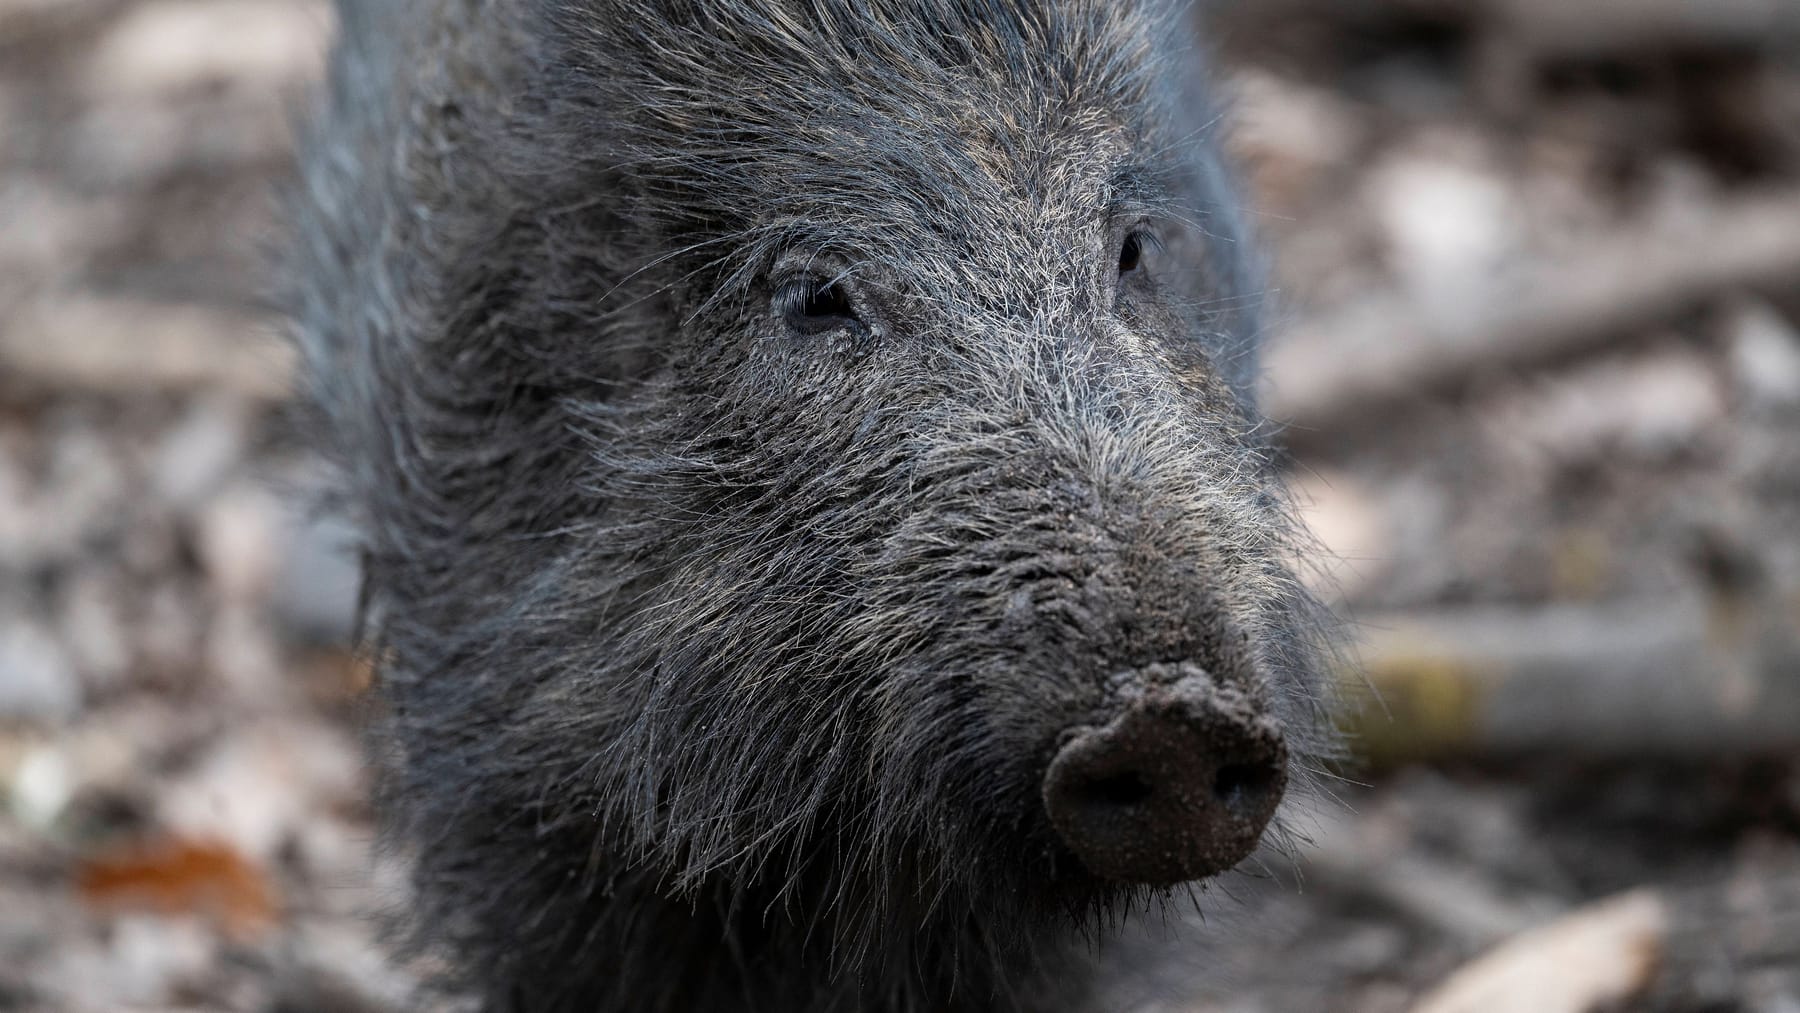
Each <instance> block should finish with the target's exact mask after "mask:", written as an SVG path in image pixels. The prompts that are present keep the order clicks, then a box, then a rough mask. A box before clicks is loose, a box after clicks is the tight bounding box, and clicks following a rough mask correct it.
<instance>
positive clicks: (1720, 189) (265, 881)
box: [0, 0, 1800, 1013]
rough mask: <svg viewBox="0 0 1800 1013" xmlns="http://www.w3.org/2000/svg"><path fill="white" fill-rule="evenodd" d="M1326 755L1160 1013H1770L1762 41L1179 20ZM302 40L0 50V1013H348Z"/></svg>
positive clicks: (1710, 17)
mask: <svg viewBox="0 0 1800 1013" xmlns="http://www.w3.org/2000/svg"><path fill="white" fill-rule="evenodd" d="M1201 16H1202V17H1203V18H1204V19H1206V20H1207V21H1208V22H1209V24H1208V25H1207V30H1208V31H1210V32H1211V33H1212V34H1213V37H1214V38H1215V39H1216V40H1218V45H1219V48H1221V49H1222V50H1223V53H1224V64H1225V65H1224V67H1223V68H1222V71H1223V74H1224V77H1225V82H1226V85H1227V87H1228V88H1229V89H1230V91H1231V93H1232V95H1233V97H1234V101H1235V108H1234V114H1233V119H1234V121H1235V124H1236V128H1235V139H1234V142H1233V143H1234V146H1235V148H1236V149H1237V153H1238V155H1239V157H1240V158H1241V160H1242V161H1243V163H1244V164H1245V166H1246V169H1247V175H1248V178H1249V183H1250V186H1249V188H1248V190H1249V193H1248V196H1247V200H1248V201H1249V202H1250V203H1251V204H1252V206H1253V207H1254V209H1255V215H1256V217H1257V220H1258V221H1260V223H1261V230H1262V232H1263V234H1264V236H1265V237H1266V240H1267V246H1268V249H1269V251H1270V254H1271V256H1272V259H1273V264H1274V274H1275V278H1276V288H1277V291H1276V292H1275V295H1274V298H1275V301H1276V305H1277V306H1278V311H1277V314H1276V321H1275V327H1274V333H1273V334H1272V335H1271V338H1270V352H1269V373H1270V375H1269V384H1268V395H1267V407H1268V409H1269V411H1270V412H1271V413H1272V414H1274V415H1276V416H1277V417H1279V418H1281V419H1283V420H1285V421H1286V422H1287V423H1288V424H1289V427H1290V428H1289V434H1288V442H1289V445H1290V447H1291V450H1292V458H1293V459H1292V462H1291V468H1292V473H1293V475H1292V477H1293V481H1294V483H1295V485H1296V487H1297V488H1298V489H1299V490H1300V492H1301V496H1302V499H1303V500H1304V502H1305V503H1306V504H1307V510H1308V513H1309V515H1310V517H1311V519H1312V521H1313V524H1314V526H1315V528H1316V531H1317V533H1318V535H1319V537H1320V539H1321V540H1322V541H1323V542H1324V544H1325V546H1326V548H1327V549H1328V550H1329V552H1330V562H1329V563H1328V564H1327V566H1326V567H1325V569H1326V571H1327V572H1326V573H1325V574H1322V575H1321V577H1320V586H1321V588H1323V589H1324V591H1325V593H1326V594H1327V595H1328V596H1329V597H1330V598H1331V599H1332V600H1333V601H1334V602H1336V603H1338V605H1339V607H1340V609H1341V610H1342V611H1343V613H1344V614H1346V615H1347V616H1349V617H1351V618H1352V619H1353V620H1355V621H1356V623H1357V632H1358V638H1359V647H1358V652H1359V653H1360V657H1361V662H1362V664H1361V668H1360V670H1358V671H1354V672H1347V674H1346V683H1347V686H1348V690H1347V692H1348V693H1349V695H1350V696H1351V697H1352V699H1353V703H1355V704H1356V709H1355V711H1354V713H1353V714H1352V716H1351V718H1350V719H1349V724H1350V726H1351V732H1352V736H1353V738H1352V748H1353V750H1354V751H1355V752H1356V754H1357V759H1356V761H1355V762H1354V763H1353V764H1352V765H1351V766H1350V767H1349V768H1348V769H1347V770H1346V776H1345V780H1344V781H1343V782H1341V783H1340V784H1339V785H1338V786H1337V789H1336V791H1337V795H1338V798H1337V799H1336V800H1335V801H1330V802H1327V803H1325V804H1323V805H1320V806H1318V807H1316V813H1315V815H1313V816H1311V817H1309V818H1308V821H1307V828H1308V829H1309V830H1310V833H1311V836H1312V838H1313V842H1314V843H1313V845H1312V847H1311V848H1310V849H1309V850H1308V853H1307V854H1306V855H1305V857H1304V860H1303V861H1302V862H1301V863H1300V864H1299V867H1298V869H1297V870H1294V869H1288V868H1276V869H1275V870H1274V871H1273V873H1272V878H1271V879H1269V880H1266V881H1250V882H1248V883H1247V884H1241V885H1239V886H1236V887H1233V888H1232V889H1233V892H1238V893H1242V894H1243V896H1244V898H1245V899H1246V902H1247V903H1248V905H1249V906H1248V908H1246V909H1245V910H1246V912H1247V913H1246V914H1245V915H1244V916H1242V917H1240V918H1238V919H1235V920H1231V919H1227V920H1226V921H1225V924H1227V925H1229V928H1226V929H1222V930H1220V931H1217V932H1215V933H1214V935H1216V936H1217V938H1216V939H1214V940H1212V941H1211V942H1210V943H1209V947H1210V948H1209V949H1208V950H1207V952H1206V956H1205V960H1206V963H1207V964H1208V965H1209V967H1210V968H1211V971H1210V972H1209V976H1210V978H1211V979H1212V980H1209V981H1208V982H1207V983H1206V984H1204V985H1195V986H1193V988H1192V989H1191V994H1185V995H1181V996H1178V997H1177V996H1172V997H1171V998H1170V1001H1169V1003H1168V1005H1167V1008H1168V1009H1171V1010H1175V1009H1181V1010H1193V1011H1200V1010H1209V1011H1210V1010H1218V1011H1226V1010H1229V1011H1259V1010H1268V1011H1290V1010H1291V1011H1313V1010H1346V1011H1371V1013H1373V1011H1401V1010H1420V1011H1425V1013H1448V1011H1462V1010H1467V1011H1511V1010H1518V1011H1521V1013H1525V1011H1530V1013H1538V1011H1557V1010H1568V1011H1578V1010H1590V1009H1592V1010H1622V1009H1655V1010H1680V1011H1737V1010H1742V1011H1746V1013H1794V1011H1800V635H1797V634H1796V632H1795V631H1796V627H1800V0H1570V2H1565V0H1366V2H1355V0H1252V2H1237V3H1229V2H1224V0H1214V2H1212V3H1209V4H1205V5H1203V9H1202V12H1201ZM330 31H331V16H330V11H329V6H328V5H327V4H325V3H323V2H321V0H0V1010H10V1009H18V1010H82V1011H86V1010H96V1011H105V1010H118V1009H204V1010H214V1009H228V1010H257V1011H265V1010H267V1011H273V1010H294V1011H301V1010H371V1011H373V1010H394V1009H403V1008H408V1002H407V999H406V995H407V989H408V986H409V983H410V982H411V981H412V980H413V978H414V976H415V973H416V971H417V969H416V968H409V967H405V966H398V965H395V964H393V963H390V962H388V961H386V960H384V959H383V957H382V956H381V951H380V947H379V945H378V944H379V939H378V937H379V928H378V925H379V920H378V918H376V917H375V915H377V914H378V913H379V912H380V911H382V910H383V909H384V908H385V907H387V906H390V905H392V904H394V903H395V902H397V901H398V900H399V899H400V893H399V890H398V887H399V883H400V873H399V870H398V867H397V864H396V862H395V861H394V860H393V859H391V858H390V857H388V856H385V855H383V854H381V853H380V852H379V851H377V850H376V849H374V848H373V847H372V842H371V834H370V825H371V817H370V812H369V809H368V806H367V803H366V801H365V799H364V789H365V775H364V772H363V770H362V768H361V764H360V760H359V749H358V745H357V738H356V735H357V733H356V715H357V711H358V706H359V705H358V701H359V698H360V694H361V693H362V691H363V690H364V689H365V687H366V686H367V684H368V672H367V669H366V667H365V666H364V665H362V664H361V663H359V661H358V660H357V659H356V657H355V656H354V655H353V654H352V653H351V652H349V651H348V650H347V649H346V647H345V646H344V645H345V644H346V642H347V640H348V637H349V633H350V622H351V613H352V605H353V599H354V587H355V574H354V569H353V567H352V566H351V565H350V564H349V563H348V562H347V561H346V560H345V559H344V558H343V557H342V554H341V552H340V551H339V549H340V547H341V546H342V544H343V543H344V540H345V533H344V532H343V530H342V529H341V527H340V526H338V525H336V524H334V522H333V521H332V520H331V519H330V518H328V517H321V516H319V515H318V514H317V512H316V511H314V510H312V509H311V508H310V506H309V504H311V503H312V502H313V493H312V492H311V490H313V489H315V488H316V486H317V476H318V469H317V467H316V465H315V463H314V462H313V461H311V460H310V459H309V457H308V455H307V453H306V451H305V448H304V446H303V443H302V441H301V440H299V439H298V438H297V436H296V434H295V432H294V431H293V429H292V427H291V426H290V425H289V424H288V423H287V422H286V421H285V417H284V407H285V400H284V399H285V392H286V391H287V389H288V385H289V370H290V368H291V365H290V359H289V356H288V354H287V353H286V352H285V350H284V349H283V348H282V346H281V343H280V341H279V340H278V339H277V337H276V335H277V331H276V328H275V326H274V324H273V323H272V322H271V320H270V318H269V315H268V314H267V312H266V311H265V310H264V309H263V308H262V306H261V305H260V303H259V298H258V293H259V291H260V288H261V284H262V282H261V281H260V280H259V277H258V270H259V269H258V263H259V251H260V250H261V249H262V248H264V247H265V246H266V245H267V244H268V241H269V237H270V235H271V229H272V227H273V216H272V213H271V209H272V199H271V186H272V184H273V183H274V182H275V181H276V180H277V179H278V178H279V175H280V173H281V172H282V170H283V167H284V164H285V159H286V158H287V155H288V149H289V144H290V137H291V131H290V129H289V125H290V123H291V121H292V113H293V112H294V110H295V109H297V108H299V106H300V105H301V103H302V102H303V99H304V95H305V93H306V89H307V87H308V85H309V83H310V82H311V81H312V80H314V78H315V77H316V75H317V73H318V69H319V66H320V64H321V61H322V56H323V53H324V51H325V46H326V41H327V39H328V37H329V34H330Z"/></svg>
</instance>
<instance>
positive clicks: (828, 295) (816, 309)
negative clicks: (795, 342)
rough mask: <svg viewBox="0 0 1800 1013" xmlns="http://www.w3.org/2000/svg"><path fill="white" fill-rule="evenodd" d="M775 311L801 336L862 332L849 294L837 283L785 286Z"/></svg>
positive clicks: (802, 282)
mask: <svg viewBox="0 0 1800 1013" xmlns="http://www.w3.org/2000/svg"><path fill="white" fill-rule="evenodd" d="M775 311H776V312H777V313H778V314H780V315H781V318H782V319H783V320H785V321H787V325H788V326H789V327H792V328H793V329H794V330H795V331H797V332H799V333H801V334H824V333H826V332H828V331H835V330H852V331H860V330H862V329H863V325H862V321H861V320H860V319H858V318H857V316H856V309H855V307H853V306H852V305H851V304H850V296H849V294H848V293H846V292H845V291H844V286H843V285H842V284H840V283H838V282H826V281H820V280H819V279H818V278H810V277H809V278H796V279H793V280H791V281H787V282H784V283H783V284H782V285H781V287H780V288H779V289H777V290H776V292H775Z"/></svg>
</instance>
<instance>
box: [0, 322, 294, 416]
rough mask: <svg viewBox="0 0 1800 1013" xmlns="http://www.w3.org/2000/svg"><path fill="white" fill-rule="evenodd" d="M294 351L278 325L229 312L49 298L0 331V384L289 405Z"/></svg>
mask: <svg viewBox="0 0 1800 1013" xmlns="http://www.w3.org/2000/svg"><path fill="white" fill-rule="evenodd" d="M293 368H294V365H293V355H292V352H291V350H290V349H289V348H288V347H287V346H286V345H285V344H283V343H282V342H281V341H280V340H279V339H278V338H277V336H276V332H275V329H274V324H272V323H271V322H269V321H267V320H264V319H262V318H260V317H256V316H252V315H250V314H247V313H243V312H241V311H235V310H229V309H225V308H221V307H213V306H199V305H170V304H166V303H153V302H143V301H138V300H126V299H103V298H96V297H92V296H72V297H69V298H65V299H55V298H51V297H48V296H46V297H43V298H41V299H39V300H37V301H36V302H35V303H32V304H28V305H26V306H22V307H19V309H18V310H17V311H16V312H14V313H11V314H8V315H6V317H5V320H4V324H3V325H0V381H4V383H5V384H6V385H7V386H9V387H12V388H14V389H18V388H24V389H27V390H45V389H48V390H84V391H90V392H98V393H108V394H118V393H130V392H136V391H144V390H164V391H168V390H190V389H196V388H210V389H221V390H226V391H229V392H231V393H233V394H237V395H240V396H243V397H248V398H251V399H254V400H262V401H272V400H278V399H281V398H284V397H285V396H287V393H288V385H289V382H290V377H291V374H292V371H293Z"/></svg>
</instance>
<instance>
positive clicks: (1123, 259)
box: [1119, 231, 1159, 277]
mask: <svg viewBox="0 0 1800 1013" xmlns="http://www.w3.org/2000/svg"><path fill="white" fill-rule="evenodd" d="M1158 248H1159V241H1158V240H1157V238H1156V236H1154V235H1152V234H1151V233H1148V232H1142V231H1139V232H1132V233H1128V234H1127V235H1126V236H1125V241H1124V243H1122V244H1120V246H1119V275H1120V276H1121V277H1123V276H1125V275H1129V274H1134V273H1136V272H1138V271H1139V270H1142V269H1143V266H1144V260H1145V258H1146V257H1147V256H1148V255H1149V254H1150V253H1151V252H1153V251H1155V250H1156V249H1158Z"/></svg>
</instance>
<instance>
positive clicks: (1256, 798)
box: [1213, 763, 1280, 817]
mask: <svg viewBox="0 0 1800 1013" xmlns="http://www.w3.org/2000/svg"><path fill="white" fill-rule="evenodd" d="M1279 779H1280V773H1279V771H1277V770H1276V769H1275V768H1273V767H1270V766H1268V765H1266V764H1257V763H1229V764H1226V765H1225V766H1223V767H1220V768H1219V772H1218V773H1217V774H1215V775H1213V798H1215V799H1218V800H1219V804H1220V805H1223V806H1224V807H1225V808H1226V809H1227V810H1229V811H1230V812H1231V814H1232V815H1234V816H1240V817H1242V816H1249V815H1251V814H1253V813H1255V812H1257V811H1258V810H1259V809H1261V808H1262V806H1263V804H1264V802H1265V801H1266V800H1267V799H1268V797H1269V792H1270V791H1271V790H1273V789H1274V788H1275V785H1276V782H1277V781H1278V780H1279Z"/></svg>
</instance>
